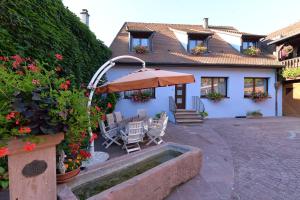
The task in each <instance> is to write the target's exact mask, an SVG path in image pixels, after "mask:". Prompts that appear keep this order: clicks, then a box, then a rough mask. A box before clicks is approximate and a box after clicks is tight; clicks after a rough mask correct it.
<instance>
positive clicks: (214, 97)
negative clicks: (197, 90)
mask: <svg viewBox="0 0 300 200" xmlns="http://www.w3.org/2000/svg"><path fill="white" fill-rule="evenodd" d="M206 98H207V99H209V100H211V101H213V102H219V101H221V100H222V99H224V95H222V94H221V93H218V92H211V93H208V94H207V95H206Z"/></svg>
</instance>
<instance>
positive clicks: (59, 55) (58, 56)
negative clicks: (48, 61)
mask: <svg viewBox="0 0 300 200" xmlns="http://www.w3.org/2000/svg"><path fill="white" fill-rule="evenodd" d="M55 58H56V59H57V60H62V59H63V56H62V55H61V54H58V53H57V54H55Z"/></svg>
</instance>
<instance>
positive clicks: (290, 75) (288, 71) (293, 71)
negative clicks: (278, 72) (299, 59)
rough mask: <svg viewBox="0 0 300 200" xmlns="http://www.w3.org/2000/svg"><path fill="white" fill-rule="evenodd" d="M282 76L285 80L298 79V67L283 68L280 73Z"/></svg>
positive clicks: (299, 74) (299, 68) (299, 70)
mask: <svg viewBox="0 0 300 200" xmlns="http://www.w3.org/2000/svg"><path fill="white" fill-rule="evenodd" d="M282 76H283V77H284V78H286V79H295V78H297V77H300V67H295V68H285V69H283V71H282Z"/></svg>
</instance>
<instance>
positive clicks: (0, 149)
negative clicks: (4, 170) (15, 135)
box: [0, 147, 8, 158]
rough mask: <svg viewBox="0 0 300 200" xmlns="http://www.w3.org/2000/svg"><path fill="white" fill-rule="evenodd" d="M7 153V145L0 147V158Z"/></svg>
mask: <svg viewBox="0 0 300 200" xmlns="http://www.w3.org/2000/svg"><path fill="white" fill-rule="evenodd" d="M7 154H8V148H7V147H0V158H2V157H4V156H6V155H7Z"/></svg>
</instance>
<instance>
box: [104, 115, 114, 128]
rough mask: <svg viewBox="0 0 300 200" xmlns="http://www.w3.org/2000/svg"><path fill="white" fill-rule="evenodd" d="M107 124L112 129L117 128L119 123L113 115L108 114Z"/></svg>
mask: <svg viewBox="0 0 300 200" xmlns="http://www.w3.org/2000/svg"><path fill="white" fill-rule="evenodd" d="M106 122H107V125H108V126H109V128H110V129H113V128H116V127H117V123H116V122H115V118H114V115H113V114H112V113H110V114H106Z"/></svg>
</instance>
